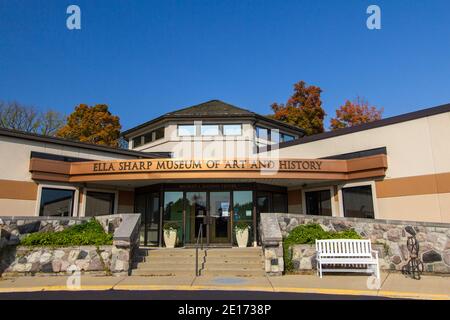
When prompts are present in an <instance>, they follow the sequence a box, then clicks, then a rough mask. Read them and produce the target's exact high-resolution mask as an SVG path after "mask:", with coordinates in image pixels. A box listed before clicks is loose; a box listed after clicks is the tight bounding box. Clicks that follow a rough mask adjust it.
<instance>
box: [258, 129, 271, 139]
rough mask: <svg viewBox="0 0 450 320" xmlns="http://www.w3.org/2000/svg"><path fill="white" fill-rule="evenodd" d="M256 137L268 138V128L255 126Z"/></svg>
mask: <svg viewBox="0 0 450 320" xmlns="http://www.w3.org/2000/svg"><path fill="white" fill-rule="evenodd" d="M256 137H257V138H260V139H264V140H269V130H268V129H266V128H262V127H256Z"/></svg>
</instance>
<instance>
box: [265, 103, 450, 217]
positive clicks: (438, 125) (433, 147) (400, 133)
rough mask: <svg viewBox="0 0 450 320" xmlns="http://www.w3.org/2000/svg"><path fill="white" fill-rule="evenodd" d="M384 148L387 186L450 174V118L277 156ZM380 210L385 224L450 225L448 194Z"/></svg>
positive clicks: (385, 204)
mask: <svg viewBox="0 0 450 320" xmlns="http://www.w3.org/2000/svg"><path fill="white" fill-rule="evenodd" d="M379 147H386V148H387V157H388V169H387V171H386V176H385V177H384V180H386V181H387V180H389V179H400V181H401V179H402V178H407V177H415V176H430V178H431V179H432V180H433V179H434V178H433V177H434V175H436V174H442V173H447V172H450V113H449V112H447V113H442V114H438V115H433V116H429V117H424V118H420V119H416V120H411V121H406V122H402V123H397V124H393V125H388V126H384V127H380V128H374V129H370V130H364V131H359V132H355V133H351V134H346V135H342V136H338V137H333V138H329V139H324V140H318V141H312V142H309V143H305V144H299V145H293V146H290V147H287V148H282V149H279V150H276V151H275V152H274V153H272V156H273V155H275V156H278V157H280V158H321V157H327V156H332V155H338V154H343V153H349V152H356V151H361V150H368V149H373V148H379ZM270 154H271V153H270V152H269V153H262V154H260V156H261V157H268V156H269V155H270ZM445 183H447V182H445ZM335 185H339V183H336V184H335ZM441 187H442V186H441ZM441 189H445V188H441ZM374 191H375V192H376V190H374ZM399 192H400V190H399ZM376 205H377V207H378V210H377V218H380V219H395V220H417V221H433V222H450V194H448V193H434V194H416V195H409V196H392V197H382V198H377V199H376Z"/></svg>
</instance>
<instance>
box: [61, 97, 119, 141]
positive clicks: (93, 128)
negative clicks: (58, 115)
mask: <svg viewBox="0 0 450 320" xmlns="http://www.w3.org/2000/svg"><path fill="white" fill-rule="evenodd" d="M120 129H121V125H120V119H119V117H118V116H114V115H112V114H111V112H109V110H108V106H107V105H105V104H97V105H95V106H88V105H86V104H80V105H78V106H77V107H76V108H75V111H74V112H72V114H70V115H69V117H68V118H67V123H66V125H65V126H64V127H62V128H61V129H60V130H58V132H57V136H58V137H62V138H66V139H71V140H77V141H81V142H88V143H93V144H100V145H107V146H111V147H118V146H119V138H120Z"/></svg>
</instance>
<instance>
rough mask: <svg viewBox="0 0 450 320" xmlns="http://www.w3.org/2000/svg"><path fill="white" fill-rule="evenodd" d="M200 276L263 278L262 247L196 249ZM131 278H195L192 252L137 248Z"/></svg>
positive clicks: (190, 249) (193, 250)
mask: <svg viewBox="0 0 450 320" xmlns="http://www.w3.org/2000/svg"><path fill="white" fill-rule="evenodd" d="M198 262H199V269H200V275H201V276H242V277H251V276H264V275H265V272H264V268H263V258H262V250H261V248H259V247H257V248H205V250H199V257H198ZM134 267H135V269H134V270H133V271H132V274H133V275H139V276H179V275H188V276H193V275H195V249H193V248H175V249H167V248H155V249H140V250H139V255H138V257H137V258H136V261H135V266H134Z"/></svg>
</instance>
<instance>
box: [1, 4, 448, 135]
mask: <svg viewBox="0 0 450 320" xmlns="http://www.w3.org/2000/svg"><path fill="white" fill-rule="evenodd" d="M70 4H77V5H79V6H80V8H81V12H82V18H81V25H82V29H81V30H75V31H70V30H68V29H67V28H66V19H67V17H68V15H67V14H66V8H67V7H68V5H70ZM370 4H377V5H379V6H380V7H381V10H382V29H381V30H375V31H373V30H368V29H367V28H366V19H367V17H368V15H367V14H366V8H367V6H368V5H370ZM449 17H450V1H446V0H442V1H407V0H404V1H400V0H389V1H377V0H372V1H365V0H342V1H337V0H334V1H324V0H323V1H300V0H296V1H288V0H282V1H280V0H278V1H275V0H274V1H263V0H252V1H246V0H221V1H215V0H195V1H193V0H184V1H172V0H164V1H163V0H160V1H143V0H142V1H138V0H126V1H125V0H101V1H100V0H88V1H84V0H71V1H64V0H44V1H38V0H34V1H13V0H0V100H4V101H5V100H6V101H11V100H17V101H19V102H21V103H24V104H30V105H35V106H37V107H40V108H53V109H57V110H59V111H61V112H64V113H70V112H71V111H72V109H73V108H74V106H75V105H77V104H79V103H87V104H96V103H106V104H108V105H109V106H110V108H111V111H112V112H113V113H115V114H118V115H119V116H120V117H121V122H122V125H123V129H128V128H130V127H132V126H135V125H138V124H140V123H142V122H144V121H146V120H149V119H151V118H154V117H156V116H158V115H161V114H163V113H165V112H168V111H171V110H175V109H178V108H181V107H185V106H189V105H193V104H197V103H200V102H203V101H206V100H210V99H221V100H224V101H226V102H229V103H232V104H235V105H238V106H241V107H244V108H248V109H251V110H253V111H255V112H259V113H261V114H268V113H269V112H270V107H269V106H270V104H271V103H272V102H275V101H276V102H285V101H286V99H287V98H288V97H289V96H290V94H291V93H292V85H293V84H294V83H295V82H297V81H299V80H305V81H306V82H307V83H308V84H314V85H317V86H320V87H321V88H322V89H323V94H322V99H323V104H324V108H325V110H326V112H327V114H328V116H332V115H334V110H335V109H336V108H337V107H338V106H339V105H341V104H343V102H344V101H345V100H346V99H353V98H355V97H356V96H357V95H360V96H363V97H365V98H366V99H368V100H369V101H370V102H371V103H372V104H374V105H376V106H379V107H384V109H385V113H384V116H385V117H387V116H392V115H397V114H401V113H406V112H409V111H414V110H418V109H422V108H426V107H432V106H436V105H439V104H444V103H449V102H450V19H449ZM326 125H327V126H328V121H327V123H326Z"/></svg>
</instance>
